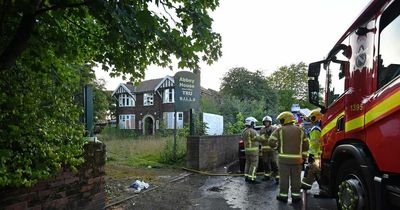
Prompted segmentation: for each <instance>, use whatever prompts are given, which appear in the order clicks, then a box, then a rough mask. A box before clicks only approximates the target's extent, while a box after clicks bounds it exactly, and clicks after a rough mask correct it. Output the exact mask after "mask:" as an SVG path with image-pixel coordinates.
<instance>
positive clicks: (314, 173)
mask: <svg viewBox="0 0 400 210" xmlns="http://www.w3.org/2000/svg"><path fill="white" fill-rule="evenodd" d="M320 173H321V170H320V169H319V167H318V166H317V164H315V163H312V164H310V165H308V166H307V168H306V170H305V172H304V177H303V179H302V180H301V183H302V184H303V185H305V186H306V187H307V188H311V186H312V184H313V182H314V181H318V180H319V177H320Z"/></svg>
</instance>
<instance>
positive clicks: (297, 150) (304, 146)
mask: <svg viewBox="0 0 400 210" xmlns="http://www.w3.org/2000/svg"><path fill="white" fill-rule="evenodd" d="M269 145H270V146H271V147H272V148H277V149H278V152H279V155H278V157H279V159H278V160H279V161H280V162H281V163H285V164H301V163H302V162H303V158H302V154H303V152H306V151H308V140H307V137H306V136H305V134H304V132H303V130H302V129H301V128H299V127H297V126H295V125H293V124H286V125H284V126H282V127H280V128H278V129H277V130H275V131H274V132H273V133H272V134H271V137H270V138H269Z"/></svg>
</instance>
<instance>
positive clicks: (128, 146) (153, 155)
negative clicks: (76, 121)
mask: <svg viewBox="0 0 400 210" xmlns="http://www.w3.org/2000/svg"><path fill="white" fill-rule="evenodd" d="M98 138H99V140H100V141H102V142H103V143H104V144H105V145H106V148H107V164H115V165H126V166H131V167H169V166H176V165H179V166H180V165H183V164H184V162H185V157H186V137H183V136H179V137H178V138H177V146H176V157H175V158H174V155H173V136H167V137H160V136H137V135H136V134H132V132H129V130H119V129H115V128H112V127H106V128H104V130H103V132H102V133H101V134H99V135H98Z"/></svg>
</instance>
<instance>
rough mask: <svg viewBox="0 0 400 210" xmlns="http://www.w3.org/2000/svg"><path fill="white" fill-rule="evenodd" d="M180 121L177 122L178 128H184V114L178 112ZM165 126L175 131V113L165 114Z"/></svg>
mask: <svg viewBox="0 0 400 210" xmlns="http://www.w3.org/2000/svg"><path fill="white" fill-rule="evenodd" d="M176 114H177V115H178V118H177V119H178V120H177V121H176V125H177V126H176V127H177V128H183V112H177V113H176ZM163 119H164V124H165V127H166V128H167V129H174V124H175V122H174V119H175V118H174V112H164V113H163Z"/></svg>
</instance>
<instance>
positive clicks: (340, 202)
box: [336, 160, 369, 210]
mask: <svg viewBox="0 0 400 210" xmlns="http://www.w3.org/2000/svg"><path fill="white" fill-rule="evenodd" d="M336 183H337V186H336V187H337V188H336V189H337V195H336V196H337V197H336V202H337V206H338V209H341V210H352V209H357V210H361V209H363V210H365V209H369V204H368V188H367V185H366V184H365V183H366V182H365V181H364V178H363V175H362V173H361V169H360V165H359V164H358V163H357V161H355V160H349V161H346V162H344V163H343V165H341V167H340V168H339V172H338V180H337V182H336Z"/></svg>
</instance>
